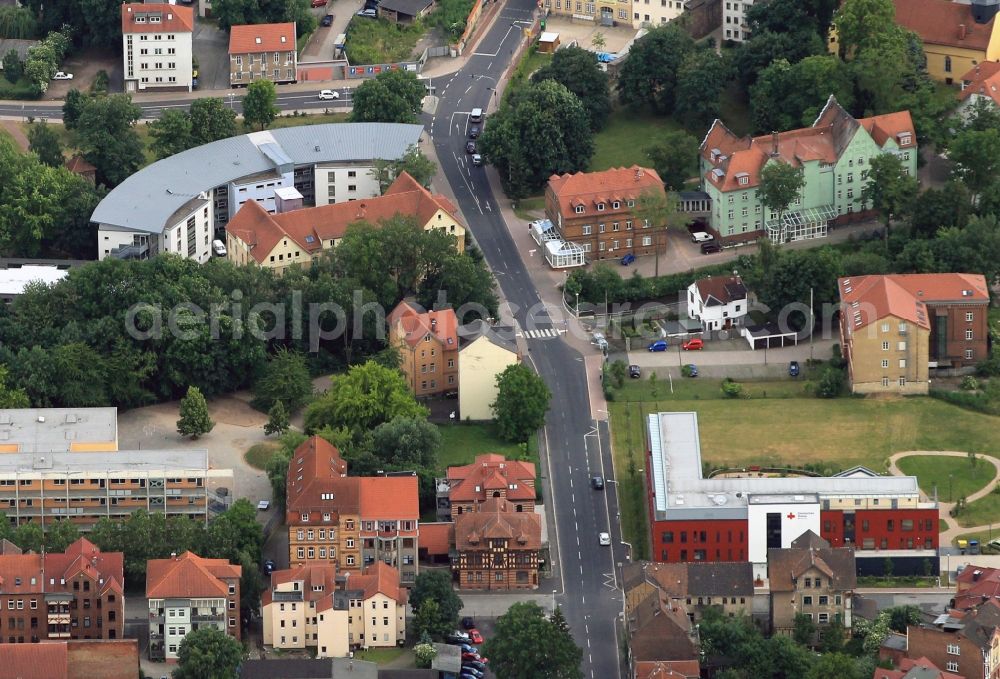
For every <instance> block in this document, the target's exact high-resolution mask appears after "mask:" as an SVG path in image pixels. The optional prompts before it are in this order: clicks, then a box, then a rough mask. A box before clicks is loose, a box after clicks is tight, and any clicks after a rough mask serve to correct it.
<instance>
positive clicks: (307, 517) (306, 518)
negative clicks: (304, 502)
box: [299, 512, 309, 522]
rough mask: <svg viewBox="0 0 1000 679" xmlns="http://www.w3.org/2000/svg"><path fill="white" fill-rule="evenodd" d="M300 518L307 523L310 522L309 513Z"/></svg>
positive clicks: (304, 513)
mask: <svg viewBox="0 0 1000 679" xmlns="http://www.w3.org/2000/svg"><path fill="white" fill-rule="evenodd" d="M299 518H300V519H301V520H302V521H303V522H307V521H309V513H308V512H302V514H301V515H300V516H299Z"/></svg>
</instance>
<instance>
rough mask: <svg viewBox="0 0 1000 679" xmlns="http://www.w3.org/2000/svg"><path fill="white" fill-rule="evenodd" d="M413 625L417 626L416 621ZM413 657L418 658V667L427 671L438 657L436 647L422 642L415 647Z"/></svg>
mask: <svg viewBox="0 0 1000 679" xmlns="http://www.w3.org/2000/svg"><path fill="white" fill-rule="evenodd" d="M413 624H414V625H416V620H415V619H414V623H413ZM413 655H415V656H416V658H417V667H418V668H423V669H426V668H429V667H430V666H431V664H432V663H433V662H434V658H436V657H437V649H436V648H435V647H434V644H432V643H429V642H424V641H421V642H420V643H419V644H417V645H416V646H414V647H413Z"/></svg>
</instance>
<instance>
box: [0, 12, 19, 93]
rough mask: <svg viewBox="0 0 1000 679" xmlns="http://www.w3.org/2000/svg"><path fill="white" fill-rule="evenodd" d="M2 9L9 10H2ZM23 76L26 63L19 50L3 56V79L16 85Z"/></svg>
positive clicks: (13, 50) (12, 50)
mask: <svg viewBox="0 0 1000 679" xmlns="http://www.w3.org/2000/svg"><path fill="white" fill-rule="evenodd" d="M2 9H7V8H6V7H4V8H0V10H2ZM22 75H24V62H23V61H21V57H20V56H18V54H17V50H16V49H11V50H10V51H9V52H7V54H5V55H3V77H4V78H6V79H7V82H9V83H16V82H17V81H18V80H20V79H21V76H22Z"/></svg>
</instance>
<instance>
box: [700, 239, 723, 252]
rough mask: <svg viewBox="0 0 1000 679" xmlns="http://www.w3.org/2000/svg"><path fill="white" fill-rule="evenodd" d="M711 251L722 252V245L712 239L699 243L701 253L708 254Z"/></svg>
mask: <svg viewBox="0 0 1000 679" xmlns="http://www.w3.org/2000/svg"><path fill="white" fill-rule="evenodd" d="M713 252H722V246H721V245H719V244H718V243H716V242H715V241H712V240H710V241H708V242H707V243H702V244H701V254H703V255H710V254H712V253H713Z"/></svg>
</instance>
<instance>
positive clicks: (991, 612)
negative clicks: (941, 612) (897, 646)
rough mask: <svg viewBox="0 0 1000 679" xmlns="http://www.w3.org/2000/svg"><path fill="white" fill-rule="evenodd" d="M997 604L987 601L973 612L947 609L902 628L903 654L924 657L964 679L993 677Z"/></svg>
mask: <svg viewBox="0 0 1000 679" xmlns="http://www.w3.org/2000/svg"><path fill="white" fill-rule="evenodd" d="M997 646H1000V604H998V603H997V602H996V601H995V600H991V601H988V602H986V603H985V604H983V605H982V606H980V607H979V609H977V610H975V611H969V612H962V611H950V612H949V614H948V616H947V617H946V616H941V617H939V618H938V619H937V620H935V621H934V624H930V625H911V626H909V627H907V628H906V657H908V658H910V659H917V658H926V659H927V660H930V661H931V662H932V663H933V664H934V665H935V666H936V667H939V668H943V669H944V670H945V671H946V672H954V673H956V674H960V675H961V676H963V677H965V679H997V678H998V677H1000V663H998V662H997V658H996V652H995V651H994V649H995V648H997Z"/></svg>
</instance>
